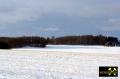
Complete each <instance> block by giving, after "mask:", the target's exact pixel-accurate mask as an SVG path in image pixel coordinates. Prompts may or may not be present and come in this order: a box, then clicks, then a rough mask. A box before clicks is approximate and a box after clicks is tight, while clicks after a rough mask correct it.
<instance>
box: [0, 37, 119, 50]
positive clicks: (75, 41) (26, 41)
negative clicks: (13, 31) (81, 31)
mask: <svg viewBox="0 0 120 79" xmlns="http://www.w3.org/2000/svg"><path fill="white" fill-rule="evenodd" d="M47 44H54V45H63V44H64V45H104V46H119V45H120V42H119V40H118V38H117V37H107V36H103V35H98V36H93V35H82V36H63V37H56V38H55V37H51V38H49V37H48V38H44V37H39V36H23V37H0V48H1V49H10V48H20V47H25V46H31V47H46V45H47Z"/></svg>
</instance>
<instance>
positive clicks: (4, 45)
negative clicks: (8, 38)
mask: <svg viewBox="0 0 120 79" xmlns="http://www.w3.org/2000/svg"><path fill="white" fill-rule="evenodd" d="M10 48H11V46H10V45H9V44H8V43H7V42H5V41H0V49H10Z"/></svg>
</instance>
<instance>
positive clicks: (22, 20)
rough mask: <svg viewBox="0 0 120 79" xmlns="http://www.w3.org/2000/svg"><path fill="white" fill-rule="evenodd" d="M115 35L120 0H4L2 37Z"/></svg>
mask: <svg viewBox="0 0 120 79" xmlns="http://www.w3.org/2000/svg"><path fill="white" fill-rule="evenodd" d="M83 34H84V35H85V34H87V35H89V34H93V35H98V34H103V35H110V36H111V35H112V36H117V37H119V38H120V0H0V36H23V35H38V36H64V35H83Z"/></svg>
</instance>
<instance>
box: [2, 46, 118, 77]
mask: <svg viewBox="0 0 120 79" xmlns="http://www.w3.org/2000/svg"><path fill="white" fill-rule="evenodd" d="M99 66H118V69H119V71H120V48H119V47H104V46H79V45H75V46H71V45H48V46H47V47H46V48H32V47H25V48H18V49H12V50H0V79H120V76H118V77H111V78H109V77H108V78H107V77H103V78H100V77H99V75H98V74H99ZM119 71H118V72H119ZM118 74H119V75H120V72H119V73H118Z"/></svg>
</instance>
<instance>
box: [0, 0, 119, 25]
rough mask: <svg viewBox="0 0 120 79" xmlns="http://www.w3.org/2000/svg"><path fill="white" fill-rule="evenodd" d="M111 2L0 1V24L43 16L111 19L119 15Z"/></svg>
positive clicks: (65, 0) (79, 0) (87, 0)
mask: <svg viewBox="0 0 120 79" xmlns="http://www.w3.org/2000/svg"><path fill="white" fill-rule="evenodd" d="M119 9H120V5H119V3H118V2H117V0H116V1H114V2H113V1H111V0H106V1H104V0H100V1H96V0H0V24H9V23H18V22H22V21H35V20H37V19H39V18H41V16H44V15H45V14H50V13H51V14H52V13H59V14H64V15H66V16H79V17H98V16H100V17H103V16H104V17H105V16H108V17H111V16H116V14H117V15H118V14H119V13H120V11H119Z"/></svg>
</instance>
